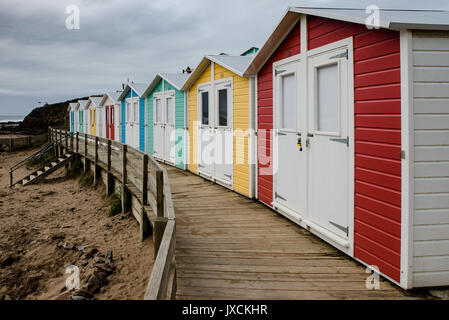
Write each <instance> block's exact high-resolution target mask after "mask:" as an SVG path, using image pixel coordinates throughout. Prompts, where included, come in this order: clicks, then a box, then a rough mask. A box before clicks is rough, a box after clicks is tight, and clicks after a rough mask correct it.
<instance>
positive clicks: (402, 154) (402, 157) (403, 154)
mask: <svg viewBox="0 0 449 320" xmlns="http://www.w3.org/2000/svg"><path fill="white" fill-rule="evenodd" d="M399 158H401V159H405V151H404V150H401V152H399Z"/></svg>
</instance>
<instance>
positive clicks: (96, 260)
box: [94, 257, 106, 263]
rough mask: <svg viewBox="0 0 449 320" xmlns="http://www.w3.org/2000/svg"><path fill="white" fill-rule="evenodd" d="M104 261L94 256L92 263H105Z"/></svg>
mask: <svg viewBox="0 0 449 320" xmlns="http://www.w3.org/2000/svg"><path fill="white" fill-rule="evenodd" d="M105 262H106V261H104V260H103V259H102V258H100V257H96V258H95V260H94V263H105Z"/></svg>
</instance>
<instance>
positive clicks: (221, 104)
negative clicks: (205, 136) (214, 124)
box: [218, 89, 228, 127]
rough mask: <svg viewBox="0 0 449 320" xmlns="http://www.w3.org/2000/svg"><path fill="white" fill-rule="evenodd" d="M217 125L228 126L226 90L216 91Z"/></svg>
mask: <svg viewBox="0 0 449 320" xmlns="http://www.w3.org/2000/svg"><path fill="white" fill-rule="evenodd" d="M218 115H219V119H218V125H219V126H224V127H226V126H227V125H228V90H227V89H221V90H218Z"/></svg>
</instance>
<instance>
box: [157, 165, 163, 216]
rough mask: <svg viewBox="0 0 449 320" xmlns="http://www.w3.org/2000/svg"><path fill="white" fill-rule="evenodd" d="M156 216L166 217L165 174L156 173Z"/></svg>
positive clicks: (160, 171)
mask: <svg viewBox="0 0 449 320" xmlns="http://www.w3.org/2000/svg"><path fill="white" fill-rule="evenodd" d="M156 208H157V209H156V210H157V211H156V215H157V216H158V217H163V216H164V172H163V171H162V170H158V171H156Z"/></svg>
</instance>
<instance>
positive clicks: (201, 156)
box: [198, 86, 215, 177]
mask: <svg viewBox="0 0 449 320" xmlns="http://www.w3.org/2000/svg"><path fill="white" fill-rule="evenodd" d="M212 103H213V101H211V88H210V86H203V87H201V88H199V89H198V114H199V121H200V124H199V126H198V142H199V143H198V171H199V172H200V173H202V174H205V175H207V176H209V177H212V176H213V174H214V162H215V160H214V158H215V154H214V148H215V145H214V144H215V139H214V127H213V118H214V115H213V108H212V107H211V104H212Z"/></svg>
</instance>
